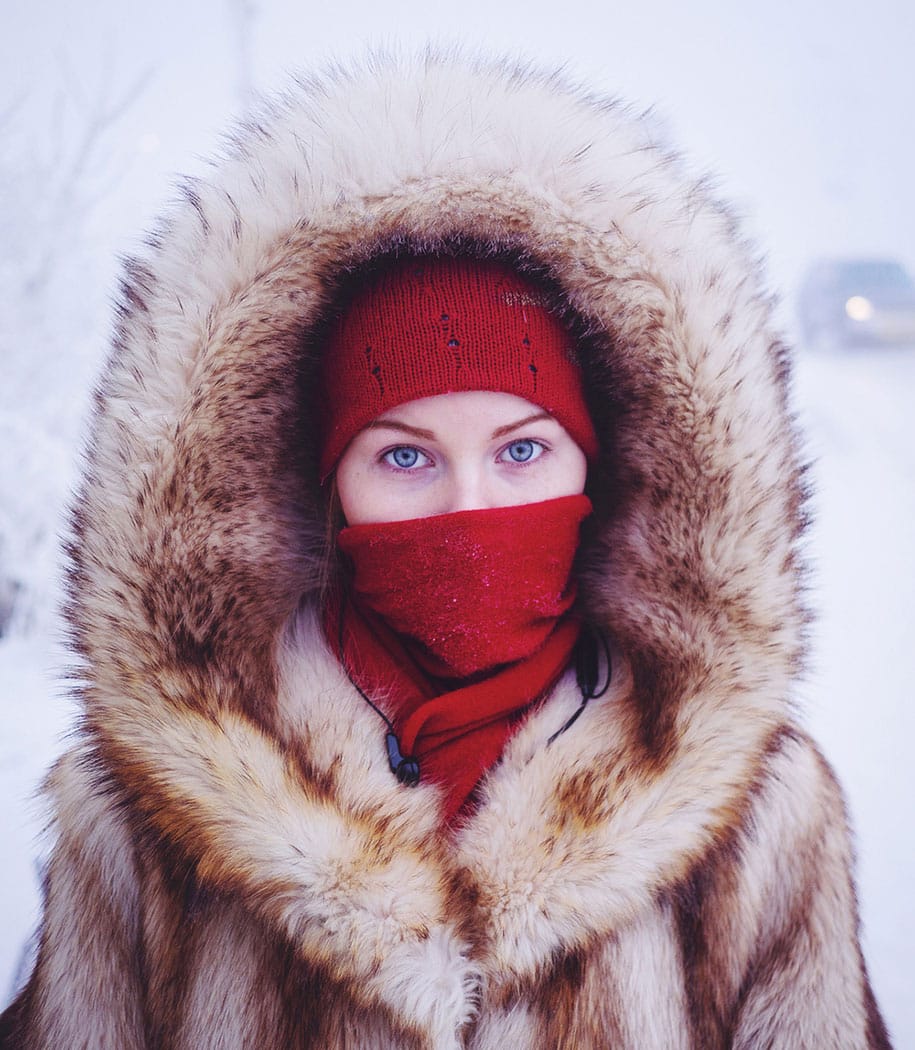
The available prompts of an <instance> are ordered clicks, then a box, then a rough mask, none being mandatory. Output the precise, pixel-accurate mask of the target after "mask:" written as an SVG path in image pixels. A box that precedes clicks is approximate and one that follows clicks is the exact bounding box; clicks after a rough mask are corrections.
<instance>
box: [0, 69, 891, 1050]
mask: <svg viewBox="0 0 915 1050" xmlns="http://www.w3.org/2000/svg"><path fill="white" fill-rule="evenodd" d="M456 244H457V245H472V246H473V247H474V250H477V251H485V252H490V251H491V252H498V253H502V254H508V255H510V256H511V257H512V258H513V259H515V260H517V262H518V264H519V265H522V266H528V267H530V268H532V269H533V270H536V271H537V272H544V273H546V274H547V275H548V276H549V278H550V279H551V280H552V281H554V282H555V283H556V284H557V285H558V287H559V288H560V289H561V291H562V295H563V297H564V298H565V300H566V302H567V303H568V306H569V308H570V309H571V310H572V311H574V314H575V316H576V317H578V318H580V319H581V322H582V326H583V330H584V331H585V332H586V337H585V340H584V341H585V342H586V343H587V344H588V346H589V347H590V349H589V355H590V356H589V357H588V358H587V359H586V362H585V367H586V373H587V383H588V395H589V398H590V401H591V404H592V406H593V412H594V416H595V421H596V424H597V426H598V428H599V432H600V435H601V440H602V446H603V450H604V451H603V458H602V461H601V463H600V464H599V466H598V467H597V468H596V469H595V470H594V471H593V474H592V477H591V479H590V483H589V486H590V487H589V491H590V492H591V494H592V499H593V501H594V503H595V507H596V513H595V519H594V523H593V526H592V528H591V530H590V532H589V534H588V537H587V539H586V541H585V543H584V546H583V550H582V552H581V567H580V578H581V587H580V592H581V594H582V595H583V601H584V605H585V607H586V609H587V613H588V616H589V617H590V619H591V620H592V621H593V622H595V623H596V624H598V625H600V627H601V628H602V629H603V631H604V632H605V633H606V635H607V636H608V638H609V639H611V645H612V653H613V660H612V665H613V677H612V683H611V686H610V688H609V690H608V691H607V692H606V693H605V694H604V695H603V696H601V697H600V698H598V699H594V700H592V701H591V702H590V703H589V704H588V705H587V707H586V708H585V709H584V711H583V712H582V714H581V716H580V717H579V718H578V719H577V720H576V721H575V722H574V724H572V725H570V726H569V728H568V729H567V731H565V732H563V733H562V734H560V735H558V736H557V735H555V734H556V731H557V729H559V728H560V727H562V726H563V725H565V724H566V723H567V722H568V720H569V719H570V717H571V715H572V714H573V713H574V712H575V710H576V709H577V708H578V706H579V704H580V692H579V689H578V687H577V685H576V681H575V677H574V675H573V674H568V675H566V676H565V677H564V678H563V679H562V680H561V681H560V683H559V684H558V686H557V687H556V688H555V690H554V691H553V692H552V694H551V695H550V696H549V697H548V698H547V699H546V700H545V701H543V702H542V703H541V704H540V705H539V706H538V707H537V708H536V709H535V710H534V711H533V712H532V713H531V714H530V716H529V717H528V718H527V720H526V721H525V723H524V725H523V727H522V729H521V730H520V731H519V732H518V734H517V735H516V736H515V737H513V738H512V740H511V742H510V744H509V746H508V748H507V750H506V752H505V754H504V756H503V759H502V760H501V762H500V763H499V764H498V765H497V766H496V767H495V768H494V769H493V770H491V772H490V773H489V774H488V775H487V777H486V778H485V780H484V782H483V785H482V790H481V795H480V803H479V807H478V809H477V811H476V812H475V813H473V814H472V815H471V816H470V817H469V818H468V819H466V821H465V822H464V823H463V824H462V825H461V826H460V827H459V828H457V829H456V830H452V831H451V832H449V833H445V832H443V830H442V827H441V822H440V820H439V815H438V807H439V794H438V789H437V788H436V787H435V786H434V785H430V784H423V783H420V784H419V785H418V786H416V787H409V786H405V785H402V784H399V783H398V782H397V781H396V780H395V778H394V777H393V776H392V775H391V773H390V770H389V768H388V765H387V759H386V754H385V746H384V731H383V730H384V727H383V725H382V724H381V722H380V721H379V718H378V716H377V714H375V713H374V712H373V711H372V710H371V709H370V708H369V707H368V706H367V704H366V703H365V702H364V701H363V699H362V698H361V697H360V696H359V695H358V694H357V693H356V692H355V690H354V688H353V687H352V685H351V684H350V683H349V681H348V680H347V678H346V676H345V674H344V673H343V671H342V670H341V668H340V667H339V665H338V664H337V662H336V661H335V659H334V658H333V656H332V655H331V654H330V653H329V652H328V649H327V647H326V645H325V643H324V641H323V636H322V633H321V630H320V627H319V626H318V623H319V619H318V615H317V608H316V607H317V605H318V594H319V588H320V584H321V579H320V577H321V559H322V555H321V552H322V550H323V545H324V542H325V536H324V534H325V532H326V528H327V526H326V511H325V509H324V500H323V498H322V494H321V491H320V488H319V486H318V484H317V481H316V468H315V452H314V446H313V441H312V440H310V435H311V432H312V419H313V416H314V413H315V406H314V400H315V397H314V376H315V365H316V361H317V359H318V355H319V349H320V339H319V336H318V334H317V333H319V332H320V325H321V321H322V318H323V317H324V315H325V313H326V311H327V308H328V303H329V302H330V301H331V300H332V297H333V289H334V287H335V283H336V282H338V281H339V279H340V275H341V274H343V273H344V272H345V271H347V270H348V269H350V268H352V267H353V266H356V265H358V264H360V263H362V262H364V261H365V260H367V259H370V258H371V257H373V256H374V255H376V254H377V253H379V252H382V251H389V250H391V249H393V248H397V247H398V246H407V247H410V248H411V249H414V250H434V249H436V248H441V247H443V246H454V245H456ZM788 383H789V361H788V358H787V354H786V349H785V347H784V346H783V345H782V343H781V341H780V338H779V335H778V332H777V331H776V329H775V328H774V327H773V323H772V320H771V303H770V301H769V299H768V298H767V296H766V294H765V293H764V291H763V289H762V286H761V280H760V275H759V273H758V266H757V263H756V261H755V257H754V254H753V251H752V249H751V248H750V247H749V246H748V245H747V244H746V243H745V242H744V241H743V240H742V238H741V235H740V232H739V230H738V228H737V225H736V223H735V221H734V218H733V217H732V215H731V214H730V213H729V212H728V210H727V209H726V208H724V207H723V206H722V205H721V204H720V203H718V202H717V201H716V200H715V199H714V197H713V196H712V195H711V192H710V189H709V187H708V185H707V184H705V183H704V182H702V181H695V180H693V179H691V178H690V177H689V175H688V174H687V173H685V171H684V169H683V165H682V164H681V161H680V160H679V158H678V157H677V156H676V155H675V154H674V153H672V152H671V151H670V150H669V149H668V148H667V146H666V145H665V144H664V143H663V142H661V141H659V140H658V138H657V137H656V134H655V130H654V128H653V126H652V123H651V121H650V120H649V119H647V118H646V117H643V116H639V115H637V114H634V113H632V112H631V111H629V110H627V109H626V108H625V107H623V106H621V105H620V104H618V103H616V102H614V101H608V100H605V99H600V98H595V97H592V96H589V95H587V94H585V93H583V92H582V91H580V90H579V89H577V88H575V87H572V86H570V85H568V84H567V83H565V82H564V81H563V80H562V79H561V78H558V77H553V76H547V75H542V74H540V73H537V72H532V71H530V70H526V69H519V68H515V67H510V66H505V65H498V64H487V63H485V62H474V61H467V60H466V59H465V58H464V57H461V56H454V55H427V56H424V57H422V58H421V59H418V60H415V61H403V60H398V59H388V58H376V59H373V60H371V61H369V62H367V63H366V64H365V65H364V66H363V67H361V68H354V69H338V70H336V71H335V72H333V73H332V74H331V75H328V76H327V77H325V78H323V79H320V78H316V79H309V80H302V81H301V82H299V83H297V85H296V86H295V88H294V90H292V91H290V92H289V94H288V95H287V97H284V98H283V99H281V100H279V101H277V102H276V103H275V104H274V105H272V107H269V108H265V109H264V110H263V111H262V112H261V113H260V114H259V115H258V119H257V120H256V121H252V122H251V123H250V124H248V125H246V126H245V127H243V128H242V129H240V130H239V132H238V133H237V136H236V138H235V139H234V140H233V141H232V142H231V143H229V145H228V147H227V150H226V153H225V155H224V156H223V157H222V158H221V159H220V160H219V162H218V163H217V164H216V165H215V166H214V168H213V171H212V174H211V176H210V177H209V178H208V179H206V180H203V181H199V182H188V183H186V184H185V185H184V186H183V194H182V199H181V201H180V202H179V203H178V204H177V205H176V206H175V207H174V209H173V210H172V211H171V213H170V214H168V215H167V217H166V218H165V220H164V221H163V222H162V223H161V225H160V226H159V228H158V229H157V230H156V232H155V233H154V234H153V235H152V236H151V237H150V239H149V240H148V243H147V246H146V248H145V249H144V251H143V253H142V255H141V257H138V258H136V259H134V260H133V261H131V262H130V263H129V264H128V267H127V272H126V275H125V279H124V284H123V299H122V306H121V310H120V316H119V321H118V326H117V331H116V336H115V340H114V349H113V353H112V355H111V358H110V361H109V363H108V365H107V369H106V371H105V374H104V376H103V378H102V381H101V384H100V388H99V393H98V398H97V409H96V416H95V423H94V429H93V436H92V441H91V448H90V451H89V458H88V466H87V469H86V472H85V477H84V481H83V484H82V488H81V491H80V494H79V496H78V498H77V501H76V503H75V508H74V513H73V528H72V536H71V542H70V556H71V566H72V567H71V573H70V591H69V593H70V600H69V607H68V617H69V624H70V627H71V630H72V635H73V638H74V644H75V647H76V650H77V652H78V654H79V657H80V672H79V673H80V675H81V683H80V691H81V697H82V704H83V708H82V710H83V716H82V721H81V726H80V729H79V734H78V737H77V739H76V742H75V744H74V746H73V747H72V750H71V751H70V752H69V754H67V755H66V756H65V757H64V758H63V759H62V760H61V761H60V762H59V763H58V765H57V766H56V768H55V769H54V771H53V773H52V775H51V777H50V780H49V791H50V795H51V798H52V801H53V806H54V813H55V816H54V828H55V834H56V846H55V849H54V852H53V856H52V859H51V861H50V864H49V867H48V871H47V881H46V901H45V911H44V918H43V922H42V926H41V933H40V948H39V952H38V957H37V962H36V966H35V970H34V973H33V975H32V977H31V980H30V981H29V982H28V984H27V986H26V987H25V989H24V990H23V991H22V993H21V994H20V996H19V998H18V999H17V1000H16V1002H15V1003H14V1004H13V1005H12V1006H11V1007H10V1009H9V1010H8V1011H7V1013H6V1015H5V1016H4V1019H3V1022H2V1024H0V1030H2V1032H3V1038H2V1039H0V1042H2V1044H3V1046H4V1047H18V1048H23V1050H37V1048H55V1050H57V1048H63V1047H66V1048H67V1050H80V1048H85V1050H90V1048H91V1050H139V1048H144V1050H153V1048H155V1050H217V1048H226V1050H230V1048H241V1047H245V1048H252V1050H256V1048H264V1050H266V1048H272V1047H277V1048H279V1047H282V1048H284V1050H293V1048H302V1050H304V1048H317V1047H320V1048H326V1050H337V1048H344V1047H346V1048H352V1050H391V1048H395V1047H396V1048H409V1050H456V1048H459V1047H460V1048H468V1050H495V1048H500V1050H505V1048H512V1050H515V1048H517V1050H525V1048H531V1050H532V1048H538V1050H540V1048H569V1050H591V1048H595V1050H596V1048H599V1047H600V1048H604V1047H613V1048H614V1050H624V1048H629V1050H687V1048H691V1050H700V1048H701V1050H716V1048H719V1050H724V1048H725V1047H734V1048H743V1050H750V1048H753V1050H763V1048H770V1047H785V1048H819V1047H823V1048H826V1047H835V1048H838V1047H842V1048H846V1047H847V1048H849V1050H850V1048H864V1047H871V1048H873V1047H885V1046H888V1045H889V1044H888V1040H887V1036H886V1032H885V1029H884V1026H883V1023H882V1021H881V1019H880V1015H879V1012H878V1010H877V1007H876V1005H875V1003H874V999H873V997H872V994H871V991H870V988H869V984H868V979H867V974H866V970H865V965H864V962H863V960H862V956H861V952H860V948H859V944H858V932H857V911H856V902H855V891H854V886H853V882H852V874H851V870H850V862H851V854H850V845H849V834H848V830H847V826H846V816H845V812H844V808H843V802H842V798H841V795H840V791H839V789H838V787H837V785H836V782H835V779H834V777H833V775H832V773H831V772H830V770H829V767H828V766H827V764H826V762H825V761H824V760H823V758H822V756H821V755H820V754H819V752H818V751H817V749H816V747H815V745H814V744H813V743H812V742H811V741H810V739H809V738H808V737H807V735H806V734H805V732H804V731H803V729H801V728H799V726H798V724H797V723H796V722H795V720H794V716H793V711H792V694H793V689H794V683H795V682H796V680H797V677H798V675H799V674H800V673H801V670H802V665H803V657H804V647H805V624H806V612H805V607H804V601H803V580H804V572H803V565H802V562H801V560H800V558H799V554H798V543H799V538H800V535H801V532H802V529H803V524H804V515H805V508H804V480H803V469H802V464H801V462H800V456H799V441H798V437H797V434H796V431H795V427H794V423H793V420H792V418H791V414H790V406H789V404H788V393H789V391H788Z"/></svg>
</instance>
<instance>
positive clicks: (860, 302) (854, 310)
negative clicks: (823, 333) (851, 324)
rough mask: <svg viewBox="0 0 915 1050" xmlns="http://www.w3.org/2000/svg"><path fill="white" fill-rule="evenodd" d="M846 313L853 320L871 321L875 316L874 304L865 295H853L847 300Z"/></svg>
mask: <svg viewBox="0 0 915 1050" xmlns="http://www.w3.org/2000/svg"><path fill="white" fill-rule="evenodd" d="M845 313H846V314H848V316H849V317H850V318H851V319H852V320H853V321H869V320H870V319H871V318H872V317H873V316H874V304H873V303H872V302H871V301H870V299H866V298H865V297H864V296H863V295H853V296H852V297H851V298H850V299H846V300H845Z"/></svg>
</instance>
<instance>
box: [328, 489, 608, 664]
mask: <svg viewBox="0 0 915 1050" xmlns="http://www.w3.org/2000/svg"><path fill="white" fill-rule="evenodd" d="M590 512H591V503H590V501H589V500H588V498H587V497H586V496H565V497H562V498H560V499H553V500H547V501H545V502H542V503H529V504H525V505H523V506H519V507H497V508H493V509H489V510H470V511H458V512H457V513H454V514H442V515H438V516H436V517H431V518H414V519H411V520H409V521H393V522H383V523H378V524H371V525H355V526H352V527H351V528H346V529H343V530H342V531H341V533H340V536H339V545H340V549H341V550H342V551H343V552H344V553H345V554H347V555H349V557H350V559H351V561H352V564H353V569H354V576H353V581H352V594H353V597H354V598H355V601H356V603H357V605H361V606H363V607H365V608H368V609H371V610H372V612H374V613H376V614H377V615H378V616H380V617H381V618H382V619H383V620H384V621H385V622H386V623H387V625H388V626H389V627H391V628H392V629H393V630H394V631H395V632H396V633H397V634H398V635H399V636H400V637H401V639H402V640H403V641H404V642H406V643H407V645H408V646H409V648H410V651H411V653H412V655H413V656H414V658H415V659H416V660H417V662H418V663H419V664H420V666H421V667H423V669H424V670H425V671H426V672H427V673H429V674H432V675H435V676H436V677H440V678H460V679H466V678H469V677H471V676H473V675H478V674H481V673H485V672H488V671H491V670H492V669H493V668H495V667H498V666H499V665H501V664H508V663H515V662H516V661H518V660H523V659H525V658H527V657H529V656H531V655H532V654H533V653H534V652H536V651H537V649H539V648H540V647H541V646H542V645H543V643H544V642H545V641H546V639H547V637H548V636H549V635H550V633H551V632H552V631H553V628H554V627H555V626H556V623H557V621H558V620H559V619H560V617H562V616H563V615H564V614H565V613H566V612H568V610H569V608H570V607H571V605H572V602H573V601H574V600H575V584H574V581H573V580H572V579H571V571H572V561H573V559H574V557H575V551H576V550H577V548H578V531H579V526H580V525H581V522H582V521H583V519H584V518H585V517H587V515H588V514H589V513H590Z"/></svg>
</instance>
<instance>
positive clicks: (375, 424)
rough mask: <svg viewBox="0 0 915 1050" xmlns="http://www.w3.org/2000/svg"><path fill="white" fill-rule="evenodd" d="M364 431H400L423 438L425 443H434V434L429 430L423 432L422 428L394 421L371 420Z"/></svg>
mask: <svg viewBox="0 0 915 1050" xmlns="http://www.w3.org/2000/svg"><path fill="white" fill-rule="evenodd" d="M365 429H366V430H400V431H403V433H404V434H412V435H413V436H414V437H420V438H424V439H425V440H426V441H434V440H435V434H434V433H433V432H432V431H431V430H423V429H422V427H411V426H409V424H407V423H398V422H397V420H395V419H373V420H372V422H371V423H367V424H366V427H365Z"/></svg>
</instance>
